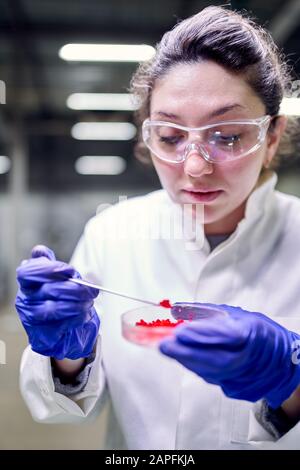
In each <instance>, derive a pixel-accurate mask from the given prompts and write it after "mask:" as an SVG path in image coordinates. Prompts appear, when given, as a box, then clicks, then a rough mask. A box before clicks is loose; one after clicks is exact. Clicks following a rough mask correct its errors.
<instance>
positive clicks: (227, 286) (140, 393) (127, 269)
mask: <svg viewBox="0 0 300 470" xmlns="http://www.w3.org/2000/svg"><path fill="white" fill-rule="evenodd" d="M276 181H277V176H276V175H275V174H273V175H272V176H271V178H270V179H268V180H267V181H266V182H264V183H263V184H262V185H261V186H260V187H259V188H257V189H256V190H255V191H254V192H253V193H252V194H251V195H250V197H249V199H248V201H247V207H246V214H245V218H244V219H243V220H242V221H241V222H240V223H239V225H238V227H237V229H236V230H235V232H234V233H233V234H232V235H231V236H230V237H229V238H228V239H227V240H226V241H225V242H223V243H221V244H220V245H219V246H218V247H217V248H216V249H215V250H213V251H212V252H211V251H210V247H209V244H208V241H207V239H205V240H204V245H203V246H202V247H201V243H200V242H199V241H198V242H194V245H193V242H192V245H188V244H187V243H186V240H182V239H181V240H177V239H175V240H174V239H173V240H161V239H157V240H153V239H149V237H148V239H147V237H145V236H143V235H141V234H140V236H139V237H138V236H136V237H135V239H133V238H134V237H132V235H130V234H129V235H128V232H127V234H126V233H125V232H126V230H127V231H128V228H129V227H130V226H131V225H130V224H134V223H135V224H137V225H139V222H142V225H139V227H141V226H142V227H143V228H146V229H148V228H149V224H151V223H152V222H153V220H157V218H158V217H159V216H160V215H161V214H162V213H163V214H164V217H165V216H166V214H167V213H170V214H172V217H173V216H174V217H175V219H176V217H177V215H178V206H177V205H175V204H174V203H173V202H171V200H170V199H169V197H168V195H167V194H166V192H165V191H163V190H160V191H155V192H153V193H150V194H148V195H146V196H143V197H137V198H133V199H129V200H128V201H123V202H121V203H119V204H117V205H115V206H113V207H112V208H109V209H107V210H105V211H103V212H102V213H100V214H98V215H97V216H96V217H94V218H93V219H91V220H90V221H89V222H88V224H87V226H86V228H85V231H84V234H83V236H82V238H81V240H80V242H79V244H78V246H77V249H76V251H75V254H74V256H73V259H72V264H73V265H74V266H75V267H76V268H77V269H78V271H79V272H80V273H81V275H82V277H83V278H87V279H90V280H91V281H95V282H97V283H99V284H103V285H104V286H107V287H110V288H112V289H115V290H119V291H121V292H127V293H130V294H132V295H133V296H136V297H142V298H146V299H156V300H159V299H162V298H169V299H171V301H175V300H186V301H201V302H213V303H226V304H231V305H237V306H241V307H243V308H244V309H246V310H249V311H258V312H262V313H264V314H266V315H269V316H270V317H272V318H273V319H274V320H275V321H278V322H279V323H281V324H282V325H284V326H286V327H288V328H289V329H293V330H294V331H297V332H298V333H300V318H299V317H300V287H299V285H300V281H299V279H300V250H299V234H300V201H299V200H298V199H297V198H296V197H294V196H290V195H286V194H283V193H280V192H278V191H275V190H274V187H275V184H276ZM174 214H175V215H174ZM176 214H177V215H176ZM175 219H174V220H175ZM124 221H125V222H126V223H127V224H128V225H127V226H126V225H122V224H123V223H124ZM151 221H152V222H151ZM144 233H145V232H144ZM121 234H122V236H121ZM140 305H141V304H138V303H137V302H133V301H130V300H127V299H122V298H120V297H116V296H113V295H109V294H102V295H100V296H99V297H98V299H97V301H96V307H97V310H98V312H99V315H100V317H101V329H100V336H99V339H98V345H97V357H96V360H95V362H94V365H93V368H92V371H91V374H90V377H89V381H88V384H87V386H86V388H85V389H84V391H82V392H81V393H78V394H77V395H75V397H74V396H73V397H72V399H70V398H68V397H67V396H63V395H61V394H59V393H57V392H55V391H54V385H53V380H52V375H51V368H50V361H49V358H47V357H43V356H40V355H39V354H36V353H34V352H32V351H31V349H30V348H27V349H26V350H25V352H24V355H23V358H22V363H21V391H22V395H23V397H24V399H25V401H26V403H27V405H28V407H29V409H30V411H31V413H32V416H33V418H34V419H35V420H37V421H41V422H51V423H60V422H68V423H79V422H82V421H84V420H86V419H89V418H90V417H91V416H93V415H95V414H97V412H98V411H99V409H101V406H102V405H103V404H104V402H105V397H106V396H107V395H108V396H109V397H110V399H111V403H112V404H113V409H114V415H115V417H116V419H115V418H114V417H113V415H112V420H113V424H111V425H110V426H109V428H110V437H109V444H108V447H109V448H114V449H120V448H122V447H123V446H124V447H125V448H129V449H256V448H263V449H266V448H272V449H273V448H274V449H300V423H299V424H298V425H296V426H295V427H294V428H293V429H292V430H290V431H289V432H288V433H287V434H286V435H285V436H284V437H282V438H281V439H279V440H277V441H276V440H275V439H274V438H273V437H272V436H271V435H270V434H269V433H268V432H267V431H265V430H264V429H263V428H262V426H261V425H260V424H259V423H258V421H257V420H256V418H255V414H254V410H255V407H256V406H258V405H259V403H257V404H253V403H250V402H246V401H240V400H234V399H230V398H227V397H226V396H224V394H223V392H222V390H221V389H220V388H219V387H218V386H215V385H211V384H208V383H206V382H205V381H204V380H203V379H202V378H200V377H198V376H197V375H195V374H193V373H192V372H190V371H188V370H187V369H185V368H184V367H182V366H181V365H180V364H178V363H177V362H176V361H174V360H172V359H169V358H167V357H165V356H163V355H162V354H160V353H159V352H158V351H157V350H156V349H150V348H144V347H141V346H138V345H135V344H132V343H130V342H128V341H127V340H126V339H124V338H122V335H121V321H120V316H121V314H122V313H123V312H124V311H126V310H129V309H131V308H135V307H138V306H140ZM107 390H108V391H109V394H108V393H106V392H107Z"/></svg>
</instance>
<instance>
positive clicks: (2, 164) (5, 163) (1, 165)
mask: <svg viewBox="0 0 300 470" xmlns="http://www.w3.org/2000/svg"><path fill="white" fill-rule="evenodd" d="M10 167H11V161H10V159H9V158H8V157H5V156H4V155H0V174H1V175H3V174H4V173H8V171H9V170H10Z"/></svg>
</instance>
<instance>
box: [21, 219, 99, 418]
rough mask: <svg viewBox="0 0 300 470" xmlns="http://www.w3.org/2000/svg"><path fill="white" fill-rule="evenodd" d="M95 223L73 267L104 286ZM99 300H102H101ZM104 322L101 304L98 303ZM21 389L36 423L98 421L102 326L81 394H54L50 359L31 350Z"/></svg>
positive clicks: (25, 361) (87, 230)
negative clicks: (96, 419) (86, 380)
mask: <svg viewBox="0 0 300 470" xmlns="http://www.w3.org/2000/svg"><path fill="white" fill-rule="evenodd" d="M97 233H99V231H97V225H96V224H95V222H94V219H92V220H91V221H90V222H89V223H88V224H87V226H86V228H85V231H84V234H83V235H82V237H81V239H80V241H79V243H78V245H77V248H76V250H75V252H74V255H73V257H72V259H71V264H72V265H73V266H74V267H75V268H76V269H77V270H78V271H79V273H80V274H81V276H82V277H83V278H87V279H89V280H91V281H94V282H95V281H96V282H99V283H100V282H101V268H100V259H101V243H99V242H100V240H99V237H97ZM99 297H100V296H99ZM95 307H96V310H97V313H98V314H99V316H100V320H101V300H99V298H98V299H97V300H96V302H95ZM20 388H21V394H22V396H23V399H24V400H25V402H26V404H27V406H28V408H29V410H30V412H31V414H32V417H33V419H34V420H36V421H39V422H44V423H80V422H82V421H86V420H87V419H92V418H94V417H96V416H97V415H98V414H99V412H100V410H101V408H102V406H103V404H104V402H105V399H106V394H107V388H106V379H105V371H104V367H103V364H102V351H101V324H100V335H99V337H98V340H97V345H96V357H95V360H94V363H93V366H92V368H91V371H90V374H89V379H88V382H87V384H86V386H85V387H84V389H83V390H82V391H80V392H79V393H78V394H72V396H70V397H68V396H65V395H62V394H60V393H57V392H56V391H55V387H54V382H53V377H52V369H51V362H50V358H49V357H45V356H42V355H40V354H37V353H35V352H33V351H32V350H31V348H30V346H28V347H27V348H26V349H25V351H24V353H23V357H22V361H21V370H20Z"/></svg>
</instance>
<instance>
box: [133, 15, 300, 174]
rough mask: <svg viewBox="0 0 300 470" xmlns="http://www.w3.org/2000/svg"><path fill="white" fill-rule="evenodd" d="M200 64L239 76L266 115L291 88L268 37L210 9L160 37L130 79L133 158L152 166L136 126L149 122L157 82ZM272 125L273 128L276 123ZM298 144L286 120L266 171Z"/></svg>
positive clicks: (249, 23) (249, 22)
mask: <svg viewBox="0 0 300 470" xmlns="http://www.w3.org/2000/svg"><path fill="white" fill-rule="evenodd" d="M203 59H204V60H212V61H214V62H216V63H218V64H219V65H222V66H223V67H225V68H226V69H227V70H229V71H231V72H234V73H236V74H240V75H241V76H242V77H243V78H244V79H245V80H246V81H247V83H248V84H249V85H250V86H251V87H252V89H253V90H254V91H255V92H256V94H257V95H258V96H259V97H260V99H261V100H262V102H263V103H264V104H265V107H266V114H270V115H271V116H277V115H278V112H279V108H280V104H281V101H282V98H283V96H284V94H285V92H286V91H287V90H288V87H289V85H290V83H291V70H290V68H289V66H288V65H287V63H286V61H285V59H284V56H283V54H282V53H281V52H280V51H279V49H278V48H277V46H276V45H275V43H274V41H273V39H272V37H271V35H270V33H268V31H266V30H265V29H264V28H262V27H261V26H259V25H258V24H257V23H256V22H255V21H254V20H253V19H251V18H249V16H248V15H247V16H246V14H241V13H237V12H235V11H232V10H228V9H226V8H224V7H218V6H210V7H207V8H204V9H203V10H202V11H200V12H199V13H198V14H196V15H194V16H191V17H190V18H187V19H186V20H184V21H181V22H180V23H178V24H177V25H176V26H175V27H174V28H173V29H172V30H170V31H168V32H167V33H165V34H164V36H163V37H162V40H161V41H160V43H158V44H157V46H156V54H155V56H154V57H153V58H152V59H151V60H149V61H147V62H144V63H142V64H140V65H139V67H138V69H137V71H136V72H135V74H134V75H133V77H132V80H131V85H130V91H131V93H132V94H133V96H134V97H135V99H136V100H137V101H138V103H139V105H140V107H139V109H138V110H137V111H136V113H135V120H136V122H137V124H138V127H139V135H138V142H137V144H136V147H135V154H136V156H137V158H139V159H140V160H142V161H144V162H145V161H148V162H149V161H151V159H150V155H149V151H148V149H147V148H146V146H145V145H144V143H143V141H142V138H141V124H142V122H143V121H144V119H146V118H147V117H149V112H150V101H151V94H152V90H153V88H154V86H155V82H156V80H158V79H160V78H162V77H163V76H164V75H166V74H167V73H168V72H169V71H170V69H171V68H172V67H173V66H175V65H177V64H180V63H185V64H186V63H195V62H197V61H200V60H203ZM272 125H273V126H274V125H276V118H275V119H273V120H272V123H271V126H272ZM270 129H272V127H270ZM297 139H298V124H297V121H296V120H294V119H289V122H288V125H287V128H286V131H285V133H284V135H283V136H282V139H281V142H280V145H279V148H278V151H277V154H276V155H275V157H274V158H273V161H272V164H271V166H270V168H271V169H276V168H277V167H278V166H279V163H280V161H281V157H282V156H287V155H290V154H292V153H293V151H294V147H295V142H296V141H297Z"/></svg>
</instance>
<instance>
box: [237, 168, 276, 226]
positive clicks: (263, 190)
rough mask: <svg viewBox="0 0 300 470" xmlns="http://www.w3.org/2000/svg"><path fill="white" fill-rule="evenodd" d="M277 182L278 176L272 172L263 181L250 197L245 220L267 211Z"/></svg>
mask: <svg viewBox="0 0 300 470" xmlns="http://www.w3.org/2000/svg"><path fill="white" fill-rule="evenodd" d="M277 181H278V176H277V174H276V173H275V172H273V171H272V172H271V171H270V172H269V173H268V175H267V178H266V179H265V180H264V181H262V182H261V183H260V184H259V185H258V186H257V188H256V189H255V190H254V191H253V192H252V193H251V194H250V196H249V197H248V200H247V203H246V208H245V217H244V219H243V220H248V219H250V220H251V219H252V218H254V217H255V218H256V217H257V216H258V215H260V214H262V213H263V212H264V211H265V209H266V206H268V204H269V201H270V199H271V198H272V197H273V196H274V188H275V186H276V183H277Z"/></svg>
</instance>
